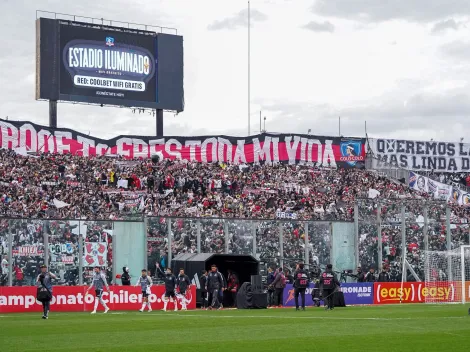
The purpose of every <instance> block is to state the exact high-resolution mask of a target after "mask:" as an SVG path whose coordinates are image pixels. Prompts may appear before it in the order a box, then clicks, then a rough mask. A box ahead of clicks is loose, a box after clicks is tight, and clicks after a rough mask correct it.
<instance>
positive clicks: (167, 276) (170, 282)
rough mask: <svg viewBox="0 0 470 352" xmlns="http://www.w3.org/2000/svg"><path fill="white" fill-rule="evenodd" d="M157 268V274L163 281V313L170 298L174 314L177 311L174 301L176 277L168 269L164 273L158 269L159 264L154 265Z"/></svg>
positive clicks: (176, 303)
mask: <svg viewBox="0 0 470 352" xmlns="http://www.w3.org/2000/svg"><path fill="white" fill-rule="evenodd" d="M155 266H156V267H157V274H158V275H159V276H160V277H161V278H162V279H163V281H165V296H164V298H163V309H162V310H163V311H164V312H166V307H167V306H168V300H169V298H171V299H172V300H173V302H175V312H177V311H178V302H177V301H176V294H175V289H176V277H175V275H173V273H172V271H171V269H170V268H166V273H164V272H163V270H162V269H161V268H160V264H158V263H157V264H155Z"/></svg>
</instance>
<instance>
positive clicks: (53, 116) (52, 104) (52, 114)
mask: <svg viewBox="0 0 470 352" xmlns="http://www.w3.org/2000/svg"><path fill="white" fill-rule="evenodd" d="M49 127H51V128H57V100H49Z"/></svg>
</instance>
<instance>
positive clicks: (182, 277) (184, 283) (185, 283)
mask: <svg viewBox="0 0 470 352" xmlns="http://www.w3.org/2000/svg"><path fill="white" fill-rule="evenodd" d="M176 284H177V287H178V291H179V294H180V295H181V296H183V297H182V298H183V299H181V306H182V310H186V303H185V302H186V301H185V300H184V298H185V296H186V291H187V290H188V289H189V288H190V287H191V281H189V277H188V275H186V274H185V273H184V269H180V274H179V275H178V277H177V278H176Z"/></svg>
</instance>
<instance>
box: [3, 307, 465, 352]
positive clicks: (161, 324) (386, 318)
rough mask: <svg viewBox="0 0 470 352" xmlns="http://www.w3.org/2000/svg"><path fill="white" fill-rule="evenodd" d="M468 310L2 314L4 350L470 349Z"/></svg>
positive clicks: (366, 309) (386, 308)
mask: <svg viewBox="0 0 470 352" xmlns="http://www.w3.org/2000/svg"><path fill="white" fill-rule="evenodd" d="M469 307H470V306H469V305H465V306H464V305H457V304H456V305H426V304H419V305H401V306H400V305H395V306H391V305H390V306H373V307H372V306H371V307H348V308H337V309H335V310H334V311H331V312H330V311H328V312H327V311H324V310H323V309H322V308H307V310H306V311H305V312H302V311H299V312H296V311H295V310H293V309H288V308H285V309H272V310H240V311H237V310H223V311H200V310H197V311H187V312H178V313H175V312H165V313H164V312H159V311H158V312H157V311H154V312H151V313H147V312H145V313H139V312H110V313H108V314H103V313H102V312H100V313H99V314H96V315H90V314H89V313H54V312H51V313H50V318H49V320H42V319H41V314H39V313H38V314H32V313H28V314H3V315H0V351H2V352H10V351H12V352H13V351H14V352H16V351H34V352H37V351H87V352H92V351H93V352H94V351H107V352H109V351H119V352H128V351H159V352H161V351H185V352H186V351H191V352H192V351H195V352H197V351H201V352H211V351H221V352H222V351H244V352H245V351H259V352H260V351H269V352H275V351H286V352H287V351H296V352H297V351H309V352H311V351H348V352H354V351H358V352H366V351H386V352H393V351H413V352H417V351H426V352H432V351H451V352H457V351H468V350H469V348H470V316H469V315H468V309H469Z"/></svg>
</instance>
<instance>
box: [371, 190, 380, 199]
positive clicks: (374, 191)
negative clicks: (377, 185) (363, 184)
mask: <svg viewBox="0 0 470 352" xmlns="http://www.w3.org/2000/svg"><path fill="white" fill-rule="evenodd" d="M377 196H380V192H379V191H377V190H376V189H373V188H369V198H371V199H374V198H376V197H377Z"/></svg>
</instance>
